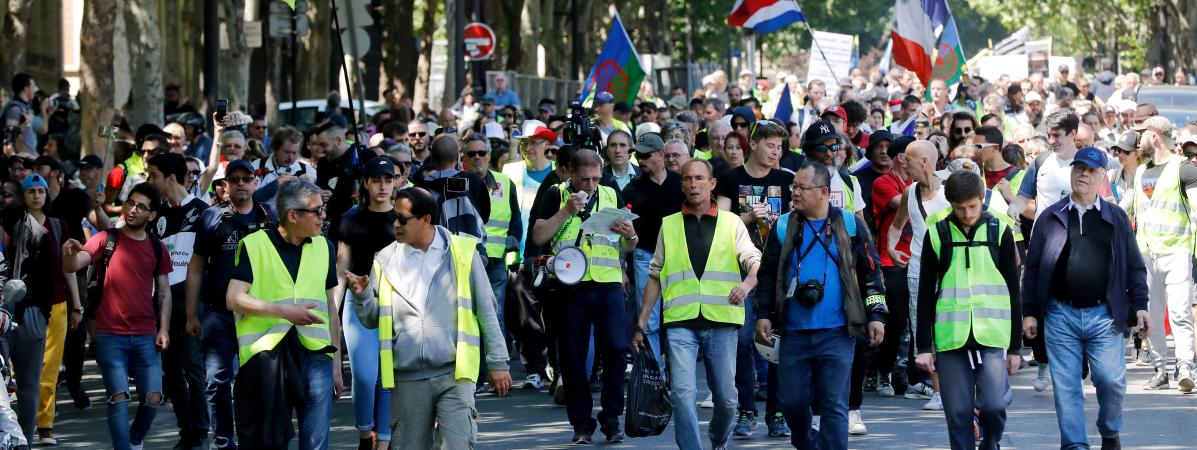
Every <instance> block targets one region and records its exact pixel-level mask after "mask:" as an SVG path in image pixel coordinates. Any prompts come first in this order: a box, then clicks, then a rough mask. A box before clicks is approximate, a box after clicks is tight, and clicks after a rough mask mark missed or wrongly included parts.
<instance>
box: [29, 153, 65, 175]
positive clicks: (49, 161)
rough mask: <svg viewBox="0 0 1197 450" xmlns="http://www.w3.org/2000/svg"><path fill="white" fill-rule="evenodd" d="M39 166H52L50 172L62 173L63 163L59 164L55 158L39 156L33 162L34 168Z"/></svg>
mask: <svg viewBox="0 0 1197 450" xmlns="http://www.w3.org/2000/svg"><path fill="white" fill-rule="evenodd" d="M37 166H50V170H57V171H59V172H62V163H60V162H58V160H57V159H54V157H53V156H48V155H42V156H38V157H37V159H35V160H33V167H37Z"/></svg>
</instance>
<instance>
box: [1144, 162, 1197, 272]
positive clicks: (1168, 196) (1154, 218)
mask: <svg viewBox="0 0 1197 450" xmlns="http://www.w3.org/2000/svg"><path fill="white" fill-rule="evenodd" d="M1181 164H1188V161H1186V160H1185V159H1184V158H1183V157H1181V156H1179V155H1173V156H1172V157H1171V158H1168V160H1167V161H1165V162H1164V172H1163V173H1162V174H1160V178H1159V180H1158V181H1157V182H1156V183H1155V189H1154V191H1153V192H1152V194H1151V197H1150V198H1149V197H1147V194H1145V193H1143V189H1140V188H1139V186H1142V185H1143V173H1144V172H1146V171H1147V166H1139V169H1138V170H1137V171H1135V184H1134V186H1135V194H1134V195H1135V197H1134V199H1133V200H1132V201H1133V205H1132V208H1131V211H1134V213H1135V220H1136V222H1138V227H1137V228H1136V229H1135V231H1136V236H1137V238H1138V241H1139V249H1140V250H1143V251H1147V250H1150V251H1151V252H1152V253H1153V254H1156V255H1168V254H1174V253H1184V252H1192V251H1193V244H1194V242H1193V224H1192V223H1190V222H1189V208H1190V206H1189V205H1188V200H1187V199H1186V198H1185V192H1184V190H1183V188H1182V187H1181V185H1180V167H1181Z"/></svg>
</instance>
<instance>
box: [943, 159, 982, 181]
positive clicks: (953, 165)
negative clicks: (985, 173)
mask: <svg viewBox="0 0 1197 450" xmlns="http://www.w3.org/2000/svg"><path fill="white" fill-rule="evenodd" d="M956 172H972V173H975V174H977V175H981V166H979V165H977V162H976V161H973V160H971V159H968V158H956V159H953V160H951V161H948V166H947V168H946V169H944V170H940V171H936V172H935V175H936V176H938V177H940V178H942V179H944V180H947V179H948V177H949V176H951V175H952V174H953V173H956Z"/></svg>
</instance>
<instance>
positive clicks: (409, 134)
mask: <svg viewBox="0 0 1197 450" xmlns="http://www.w3.org/2000/svg"><path fill="white" fill-rule="evenodd" d="M424 136H428V132H425V131H421V132H418V133H407V137H424Z"/></svg>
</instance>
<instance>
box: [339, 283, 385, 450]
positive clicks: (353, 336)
mask: <svg viewBox="0 0 1197 450" xmlns="http://www.w3.org/2000/svg"><path fill="white" fill-rule="evenodd" d="M352 296H353V294H352V293H349V292H346V293H345V303H342V304H343V305H345V306H344V307H343V308H342V311H343V312H342V314H341V316H342V317H341V329H342V330H344V333H345V346H346V347H347V348H348V350H349V352H348V353H347V354H348V355H349V370H350V372H351V373H352V374H353V395H352V396H353V413H354V417H355V421H354V424H355V425H357V431H361V432H367V431H377V432H378V440H379V441H390V440H391V426H390V424H391V391H390V390H389V389H388V390H383V389H382V378H381V368H380V367H378V366H379V361H380V360H379V356H378V351H379V345H380V343H379V342H378V329H377V328H373V329H371V328H366V326H365V325H362V322H361V321H360V320H358V318H357V311H356V310H357V306H356V305H355V304H354V302H353V298H352ZM389 344H390V343H388V345H389ZM386 369H387V370H394V368H393V367H388V368H386Z"/></svg>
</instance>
